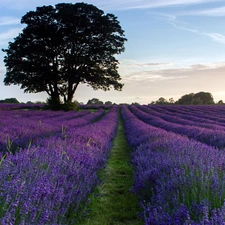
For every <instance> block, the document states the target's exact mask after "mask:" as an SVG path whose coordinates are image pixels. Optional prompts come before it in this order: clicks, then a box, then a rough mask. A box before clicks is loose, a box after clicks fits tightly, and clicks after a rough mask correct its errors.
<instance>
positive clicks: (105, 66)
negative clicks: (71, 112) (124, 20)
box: [3, 3, 127, 102]
mask: <svg viewBox="0 0 225 225" xmlns="http://www.w3.org/2000/svg"><path fill="white" fill-rule="evenodd" d="M21 23H22V24H26V26H25V28H24V29H23V31H22V33H20V34H19V35H18V36H17V37H16V38H15V39H14V41H13V42H10V43H9V46H8V49H3V51H4V52H5V53H6V56H5V58H4V62H5V65H6V75H5V78H4V83H5V85H11V84H14V85H21V89H24V92H29V93H32V92H33V93H37V92H42V91H45V92H47V93H48V94H49V96H50V97H51V99H52V100H53V101H55V102H59V101H60V97H62V98H63V100H64V102H71V101H72V100H73V96H74V93H75V91H76V89H77V87H78V85H79V84H81V83H86V84H87V85H89V86H91V87H92V88H93V89H103V90H105V91H107V90H110V88H114V89H115V90H118V91H120V90H122V87H123V84H121V83H120V82H119V81H120V80H121V77H120V75H119V73H118V64H119V62H118V60H117V59H116V58H115V55H117V54H120V53H122V52H123V51H124V50H125V48H124V43H125V41H127V39H126V38H125V36H124V31H123V30H122V28H121V26H120V23H119V21H118V20H117V17H116V16H114V15H113V14H104V12H103V11H102V10H100V9H98V8H97V7H95V6H93V5H90V4H86V3H76V4H68V3H60V4H57V5H55V7H53V6H42V7H37V8H36V11H30V12H28V13H26V14H25V15H24V16H23V17H22V19H21Z"/></svg>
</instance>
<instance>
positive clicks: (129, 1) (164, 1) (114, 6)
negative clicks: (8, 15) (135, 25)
mask: <svg viewBox="0 0 225 225" xmlns="http://www.w3.org/2000/svg"><path fill="white" fill-rule="evenodd" d="M216 1H221V0H151V1H149V0H107V1H105V0H89V4H93V5H96V6H98V7H101V8H103V9H107V10H127V9H149V8H160V7H168V6H169V7H170V6H180V5H181V6H182V5H194V4H203V3H208V2H216ZM65 2H69V3H76V2H77V1H75V0H71V1H65ZM57 3H58V1H57V0H48V1H47V3H46V0H32V1H31V0H20V1H18V0H7V1H2V2H1V3H0V7H1V8H3V7H8V8H13V9H20V10H21V9H26V10H27V9H30V10H34V9H35V8H36V7H37V6H42V5H55V4H57Z"/></svg>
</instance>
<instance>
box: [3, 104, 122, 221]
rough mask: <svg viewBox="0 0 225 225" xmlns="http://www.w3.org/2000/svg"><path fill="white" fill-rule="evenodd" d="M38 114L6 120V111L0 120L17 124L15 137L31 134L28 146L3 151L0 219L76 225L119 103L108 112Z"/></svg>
mask: <svg viewBox="0 0 225 225" xmlns="http://www.w3.org/2000/svg"><path fill="white" fill-rule="evenodd" d="M8 113H9V112H8ZM30 113H33V114H32V116H29V115H30ZM36 113H37V114H36V115H35V112H34V111H33V112H13V113H12V114H11V117H10V115H9V118H11V120H9V121H8V124H6V122H7V120H6V121H4V119H3V118H5V117H4V116H2V117H1V119H0V123H1V124H2V125H1V126H2V127H3V128H6V127H10V126H14V128H16V126H18V129H15V130H18V132H20V131H19V127H21V129H22V130H23V131H21V133H20V137H19V138H18V140H19V139H21V138H22V137H23V136H26V137H29V138H32V139H33V142H32V144H31V145H30V146H29V148H25V149H20V151H16V152H15V154H5V153H4V152H3V153H2V154H1V155H2V156H1V161H0V224H2V225H4V224H7V225H8V224H15V225H22V224H32V225H33V224H52V225H56V224H57V225H59V224H76V223H77V220H78V219H79V215H82V214H83V213H85V211H84V208H85V205H86V203H87V196H88V195H89V193H90V192H91V191H92V190H93V188H94V187H95V186H96V184H97V183H98V182H99V179H98V176H97V172H98V171H99V169H101V168H103V167H104V165H105V164H106V161H107V157H108V153H109V150H110V148H111V145H112V140H113V138H114V136H115V133H116V129H117V123H118V108H117V107H113V108H112V109H111V110H110V111H109V112H108V113H106V114H105V113H104V111H103V110H98V111H97V112H95V113H83V112H77V113H74V112H70V113H66V112H60V113H57V112H55V113H54V112H51V113H50V112H48V111H43V112H36ZM52 113H53V114H52ZM9 114H10V113H9ZM17 114H18V115H17ZM5 116H6V114H5ZM14 117H15V118H14ZM33 119H35V121H33ZM96 120H97V121H96ZM16 121H17V125H16V123H15V122H16ZM13 124H14V125H13ZM35 125H36V126H38V127H35ZM81 125H82V126H81ZM27 126H28V128H27ZM42 126H43V129H42ZM24 129H27V130H26V132H25V131H24ZM11 131H12V132H14V129H11V130H7V132H8V134H9V136H10V139H11V140H13V143H14V142H16V140H17V139H13V137H16V136H17V135H18V133H17V131H16V132H15V133H16V134H15V133H13V134H12V133H10V132H11ZM29 131H30V133H29ZM35 135H36V137H37V138H34V136H35ZM29 138H26V139H24V140H23V145H27V144H28V143H26V142H27V141H28V140H29ZM25 143H26V144H25ZM20 144H21V143H20ZM3 146H4V144H3Z"/></svg>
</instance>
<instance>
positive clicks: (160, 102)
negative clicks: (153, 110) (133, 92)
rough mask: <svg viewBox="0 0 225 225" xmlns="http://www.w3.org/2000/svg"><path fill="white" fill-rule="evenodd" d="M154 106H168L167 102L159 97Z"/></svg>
mask: <svg viewBox="0 0 225 225" xmlns="http://www.w3.org/2000/svg"><path fill="white" fill-rule="evenodd" d="M155 104H160V105H163V104H168V101H167V100H166V99H165V98H163V97H160V98H159V99H158V100H157V101H156V102H155Z"/></svg>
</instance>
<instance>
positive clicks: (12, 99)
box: [0, 98, 20, 103]
mask: <svg viewBox="0 0 225 225" xmlns="http://www.w3.org/2000/svg"><path fill="white" fill-rule="evenodd" d="M0 103H20V102H19V101H18V100H17V99H16V98H6V99H5V100H0Z"/></svg>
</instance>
